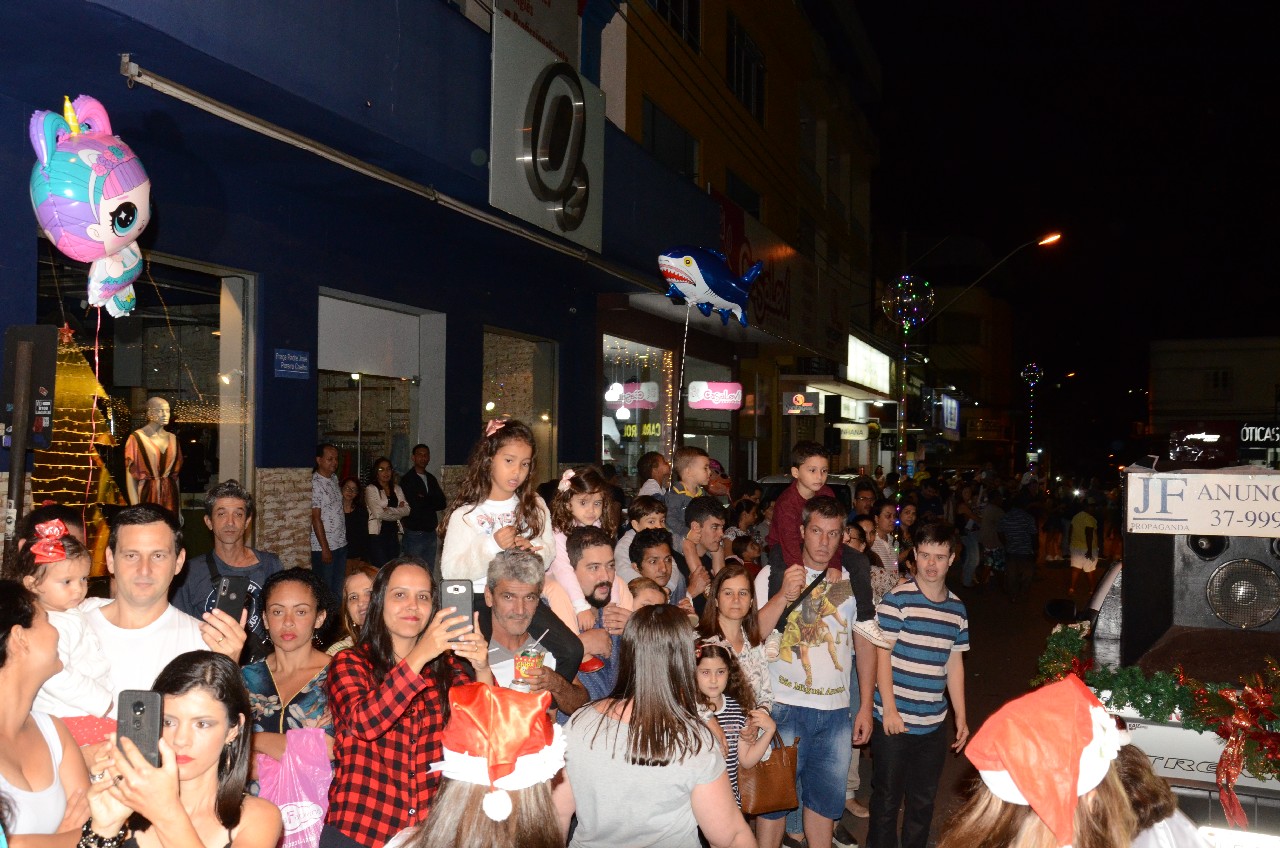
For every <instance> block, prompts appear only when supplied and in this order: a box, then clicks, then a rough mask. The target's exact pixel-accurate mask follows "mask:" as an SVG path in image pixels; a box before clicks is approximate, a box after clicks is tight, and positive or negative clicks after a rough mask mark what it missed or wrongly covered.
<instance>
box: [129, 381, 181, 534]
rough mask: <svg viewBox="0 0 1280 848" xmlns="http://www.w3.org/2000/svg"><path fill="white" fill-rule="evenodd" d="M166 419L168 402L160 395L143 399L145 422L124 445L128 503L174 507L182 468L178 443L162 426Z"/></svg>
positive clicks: (167, 417) (173, 508) (176, 509)
mask: <svg viewBox="0 0 1280 848" xmlns="http://www.w3.org/2000/svg"><path fill="white" fill-rule="evenodd" d="M168 423H169V402H168V401H167V400H165V399H164V398H161V397H153V398H148V399H147V423H146V424H144V425H143V426H142V427H141V428H139V429H137V430H134V431H133V432H132V433H131V434H129V439H128V441H126V442H125V445H124V464H125V469H126V471H127V472H128V473H127V474H125V478H124V479H125V484H126V486H127V487H128V490H129V503H131V504H139V503H153V504H157V505H159V506H162V507H164V508H165V509H168V510H171V511H173V512H174V513H176V512H177V511H178V471H179V470H180V469H181V468H182V447H181V445H179V444H178V437H177V436H175V435H174V434H173V433H170V432H169V431H168V430H166V429H165V425H166V424H168Z"/></svg>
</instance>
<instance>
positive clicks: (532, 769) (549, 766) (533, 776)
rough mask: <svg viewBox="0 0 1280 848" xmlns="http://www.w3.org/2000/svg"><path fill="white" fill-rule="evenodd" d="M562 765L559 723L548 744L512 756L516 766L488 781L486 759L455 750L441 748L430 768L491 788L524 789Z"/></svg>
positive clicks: (547, 778) (453, 777)
mask: <svg viewBox="0 0 1280 848" xmlns="http://www.w3.org/2000/svg"><path fill="white" fill-rule="evenodd" d="M562 768H564V732H563V731H562V730H561V729H560V726H559V725H553V726H552V728H551V744H550V745H548V746H547V747H545V748H543V749H542V750H541V751H538V752H537V753H535V754H525V755H524V756H523V757H519V758H517V759H516V767H515V768H514V769H513V770H512V772H511V774H508V775H506V776H505V777H500V778H498V779H497V780H495V781H493V782H492V783H491V782H490V781H489V761H488V760H486V759H485V758H484V757H475V756H472V755H471V754H463V753H459V752H458V751H450V750H449V749H448V748H445V749H444V759H443V760H441V761H440V762H438V763H433V764H432V765H431V770H432V771H437V772H440V774H441V775H442V776H444V777H447V778H449V779H450V780H461V781H464V782H466V783H475V784H477V785H479V786H492V787H493V788H494V789H528V788H529V787H530V786H535V785H537V784H539V783H541V782H542V781H544V780H550V779H551V778H553V777H555V775H556V772H558V771H560V769H562Z"/></svg>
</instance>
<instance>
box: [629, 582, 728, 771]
mask: <svg viewBox="0 0 1280 848" xmlns="http://www.w3.org/2000/svg"><path fill="white" fill-rule="evenodd" d="M693 643H694V631H693V628H692V627H690V626H689V619H688V617H687V615H686V614H685V612H684V611H683V610H681V609H679V608H678V607H674V606H671V605H669V604H663V605H661V606H657V605H655V606H648V607H644V608H642V609H638V610H636V611H635V612H633V613H632V614H631V618H630V619H628V620H627V624H626V627H624V628H623V630H622V648H621V650H620V651H619V653H618V682H617V683H616V684H615V685H614V687H613V692H612V693H611V694H610V697H611V698H614V699H616V700H622V701H630V702H631V719H630V723H629V724H628V728H627V748H628V752H627V755H628V759H629V760H630V761H631V762H633V763H638V764H640V765H667V764H668V763H671V762H677V761H679V760H682V759H684V758H685V757H686V756H687V755H689V754H693V753H696V752H697V751H699V750H701V747H702V744H703V743H704V741H705V740H704V739H703V738H702V736H701V734H700V733H699V731H700V729H703V726H702V724H701V723H700V722H699V721H698V702H697V692H698V682H697V671H696V668H695V666H694V661H693Z"/></svg>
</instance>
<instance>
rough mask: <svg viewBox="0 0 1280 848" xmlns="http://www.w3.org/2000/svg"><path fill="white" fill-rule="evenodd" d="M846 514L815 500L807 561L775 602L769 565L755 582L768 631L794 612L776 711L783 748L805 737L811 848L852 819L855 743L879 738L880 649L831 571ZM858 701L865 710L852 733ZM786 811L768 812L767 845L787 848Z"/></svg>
mask: <svg viewBox="0 0 1280 848" xmlns="http://www.w3.org/2000/svg"><path fill="white" fill-rule="evenodd" d="M845 515H846V510H845V508H844V506H843V505H841V504H840V502H839V501H837V500H836V499H835V498H830V497H825V496H821V495H819V496H817V497H814V498H811V499H809V500H808V501H807V502H806V503H805V505H804V511H803V512H802V513H801V517H802V519H801V520H802V521H803V523H802V524H801V527H800V532H801V542H802V544H803V548H802V551H801V559H802V560H803V564H801V563H796V564H794V565H791V566H789V567H788V568H787V570H786V572H785V575H784V576H783V578H782V585H781V588H780V589H778V591H777V592H776V593H775V594H774V595H773V596H772V597H771V596H770V595H769V574H770V570H771V566H767V565H766V566H765V567H764V568H763V569H762V570H761V571H760V573H759V574H758V575H757V576H756V582H755V589H756V602H757V604H758V606H759V622H760V629H761V630H762V631H765V630H769V631H771V630H773V629H774V625H775V624H776V623H777V622H778V620H779V619H780V618H782V616H783V614H784V613H786V624H785V627H784V629H783V632H782V636H781V639H780V640H779V643H778V654H777V656H776V658H773V659H771V660H770V662H769V671H770V674H771V675H772V678H773V679H772V683H773V692H774V705H773V711H772V712H773V716H774V720H775V721H776V722H777V725H778V735H779V736H780V737H781V738H782V741H783V743H784V744H791V742H792V740H794V739H795V738H796V737H797V736H798V737H799V738H800V743H799V744H800V752H801V753H800V760H801V762H802V763H804V766H803V767H802V768H800V769H799V770H798V772H797V775H796V777H797V778H798V781H799V787H800V793H799V794H800V804H801V807H802V808H803V812H802V816H801V819H802V823H803V829H804V836H805V838H806V840H807V843H808V845H810V846H811V848H831V845H832V836H833V831H834V828H835V823H836V822H837V821H839V820H840V817H841V816H842V815H843V814H844V802H845V781H846V778H847V777H848V773H849V762H850V759H851V756H852V749H851V747H850V746H851V744H852V745H861V744H863V743H864V742H866V741H867V739H868V738H869V737H870V735H871V721H872V716H871V699H872V691H873V689H874V685H875V680H874V677H875V669H876V665H875V663H876V659H875V656H876V654H875V648H874V647H873V646H872V645H871V643H870V642H868V641H867V640H866V638H865V637H863V636H862V635H861V634H860V633H858V632H856V631H854V630H853V628H852V627H851V626H850V625H851V624H852V622H853V621H854V620H855V619H856V617H857V610H856V608H855V604H854V599H853V589H852V587H851V586H850V585H849V578H848V575H847V574H844V573H843V572H837V573H835V574H833V573H831V572H829V571H828V565H829V564H830V562H831V560H832V559H833V558H834V556H835V552H836V551H837V550H838V549H839V546H840V544H841V538H842V536H843V532H844V520H845ZM824 574H825V575H827V576H826V579H825V580H824V581H823V582H821V583H817V585H816V586H815V588H814V589H813V590H812V591H811V592H810V593H809V594H808V595H807V596H806V597H805V598H804V600H801V601H799V603H798V604H796V606H795V608H794V609H791V610H790V611H789V612H788V608H789V607H791V605H792V604H793V603H795V602H797V601H798V600H799V599H800V596H801V594H802V593H804V591H805V589H806V587H807V586H809V585H810V584H811V583H814V582H815V581H817V580H818V579H819V578H821V577H823V575H824ZM770 638H771V639H772V638H774V637H770ZM854 662H856V663H857V665H858V689H859V691H858V692H856V693H854V692H850V691H849V682H850V680H849V678H850V667H851V665H852V664H853V663H854ZM851 703H856V704H857V705H858V706H857V709H856V710H855V711H854V713H855V718H854V721H853V726H852V727H850V722H849V713H850V705H851ZM785 815H786V812H785V811H779V812H777V813H765V814H764V815H762V816H760V817H759V818H758V819H757V820H756V828H757V830H756V835H757V838H758V839H759V841H760V846H761V848H778V846H779V845H780V844H781V842H782V836H783V831H784V828H785V822H786V819H785V818H784V817H785ZM793 826H794V825H793ZM795 832H798V831H795Z"/></svg>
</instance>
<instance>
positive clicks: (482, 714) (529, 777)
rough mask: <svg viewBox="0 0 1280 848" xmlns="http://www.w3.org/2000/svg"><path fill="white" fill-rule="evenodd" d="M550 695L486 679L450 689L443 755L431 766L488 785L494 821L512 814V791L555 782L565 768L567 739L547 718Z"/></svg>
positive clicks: (488, 803) (487, 801) (488, 811)
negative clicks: (523, 690) (507, 687)
mask: <svg viewBox="0 0 1280 848" xmlns="http://www.w3.org/2000/svg"><path fill="white" fill-rule="evenodd" d="M550 706H551V694H550V693H548V692H539V693H537V694H536V695H535V694H530V693H525V692H515V691H513V690H511V689H503V688H500V687H497V686H489V685H486V684H484V683H468V684H465V685H463V686H454V687H453V688H452V689H450V690H449V709H450V715H449V723H448V724H447V725H445V729H444V733H443V734H442V736H441V741H442V742H443V743H444V759H443V760H441V761H440V762H438V763H434V764H432V766H431V770H432V771H436V772H440V774H442V775H443V776H444V777H447V778H449V779H450V780H461V781H465V782H467V783H475V784H477V785H480V786H488V787H489V789H490V792H489V793H488V794H487V795H485V796H484V801H483V802H482V806H483V808H484V812H485V815H487V816H488V817H489V818H491V819H493V820H494V821H505V820H506V818H507V817H508V816H510V815H511V796H510V795H509V794H508V790H511V789H527V788H528V787H530V786H535V785H537V784H539V783H541V782H543V781H544V780H550V779H551V778H552V777H554V776H555V774H556V772H558V771H560V769H561V768H563V767H564V737H563V735H562V734H561V731H560V728H559V727H557V726H556V725H554V724H553V723H552V722H551V720H550V719H549V718H548V717H547V709H548V708H549V707H550Z"/></svg>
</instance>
